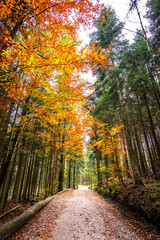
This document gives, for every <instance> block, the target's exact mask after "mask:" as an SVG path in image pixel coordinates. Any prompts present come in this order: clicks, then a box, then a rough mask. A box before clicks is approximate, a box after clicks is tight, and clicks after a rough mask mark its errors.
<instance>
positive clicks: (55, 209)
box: [8, 190, 160, 240]
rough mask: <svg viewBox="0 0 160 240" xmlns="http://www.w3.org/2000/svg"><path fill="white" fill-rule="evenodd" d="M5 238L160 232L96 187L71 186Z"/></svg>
mask: <svg viewBox="0 0 160 240" xmlns="http://www.w3.org/2000/svg"><path fill="white" fill-rule="evenodd" d="M8 239H11V240H15V239H28V240H30V239H37V240H40V239H43V240H45V239H49V240H50V239H53V240H76V239H79V240H94V239H101V240H103V239H107V240H118V239H126V240H138V239H141V240H144V239H145V240H149V239H150V240H151V239H152V240H153V239H154V240H155V239H157V240H158V239H160V235H159V234H158V232H157V231H156V229H155V228H154V227H152V228H150V226H149V225H147V223H143V219H142V221H137V219H136V218H135V219H134V218H132V216H131V215H130V214H124V212H123V211H122V210H121V209H120V208H119V206H118V205H117V204H115V203H112V202H109V201H106V200H105V199H104V198H102V197H101V196H99V195H98V194H97V193H96V192H95V191H92V190H71V191H68V192H65V193H63V194H61V195H59V196H57V197H56V198H55V199H53V200H52V202H50V203H49V204H48V205H47V206H46V207H45V208H43V209H42V210H41V211H40V212H39V213H37V214H36V215H35V216H34V217H33V218H32V219H31V220H30V221H29V222H28V224H26V225H25V226H24V227H23V228H21V229H20V230H19V231H17V232H16V233H15V234H14V235H12V236H11V237H10V238H8Z"/></svg>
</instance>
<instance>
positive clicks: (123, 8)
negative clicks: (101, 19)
mask: <svg viewBox="0 0 160 240" xmlns="http://www.w3.org/2000/svg"><path fill="white" fill-rule="evenodd" d="M129 2H130V0H100V3H104V4H105V6H106V7H107V5H111V6H112V8H113V9H114V10H115V12H116V15H117V17H118V18H119V19H120V20H121V21H125V22H126V24H125V28H127V29H129V30H131V31H136V29H141V27H140V23H139V19H138V16H137V13H136V10H134V11H133V12H132V13H131V12H130V13H129V15H128V17H127V18H126V15H127V13H128V10H129ZM146 2H147V0H140V1H139V2H138V6H139V11H140V13H141V16H143V15H145V11H146V7H145V4H146ZM142 19H143V23H144V25H145V26H146V27H147V25H148V22H147V19H145V18H142ZM92 31H93V30H89V31H83V30H82V32H81V34H80V36H81V37H82V38H83V41H84V43H87V44H89V41H90V38H89V34H90V33H91V32H92ZM123 33H124V34H125V38H127V39H128V40H129V41H130V42H132V41H133V38H134V33H131V32H130V31H127V30H124V31H123Z"/></svg>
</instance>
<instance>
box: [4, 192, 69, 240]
mask: <svg viewBox="0 0 160 240" xmlns="http://www.w3.org/2000/svg"><path fill="white" fill-rule="evenodd" d="M70 190H71V189H66V190H63V191H61V192H59V193H57V194H56V195H53V196H51V197H48V198H46V199H45V200H43V201H40V202H38V203H36V204H34V205H33V206H32V207H30V208H29V209H28V210H27V211H25V212H24V213H22V214H21V215H19V216H18V217H16V218H14V219H13V220H11V221H9V222H7V223H4V224H2V225H1V226H0V239H1V240H4V239H6V238H7V237H9V236H10V235H11V234H12V233H13V232H14V231H16V230H17V229H18V228H20V227H22V226H23V225H24V224H25V223H26V222H27V221H28V220H29V219H31V218H32V217H33V216H34V215H35V214H36V213H37V212H38V211H40V210H41V209H42V208H43V207H45V206H46V205H47V204H48V203H49V202H51V200H52V199H54V198H55V197H57V196H58V195H60V194H62V193H64V192H67V191H70Z"/></svg>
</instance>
